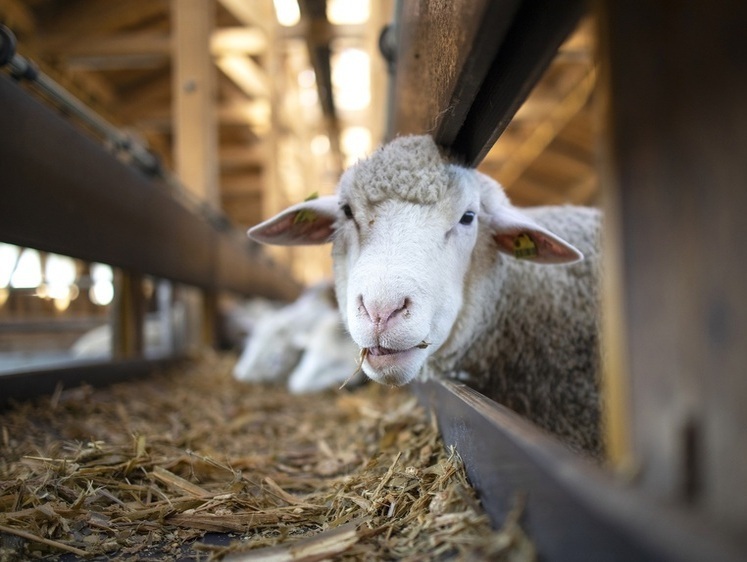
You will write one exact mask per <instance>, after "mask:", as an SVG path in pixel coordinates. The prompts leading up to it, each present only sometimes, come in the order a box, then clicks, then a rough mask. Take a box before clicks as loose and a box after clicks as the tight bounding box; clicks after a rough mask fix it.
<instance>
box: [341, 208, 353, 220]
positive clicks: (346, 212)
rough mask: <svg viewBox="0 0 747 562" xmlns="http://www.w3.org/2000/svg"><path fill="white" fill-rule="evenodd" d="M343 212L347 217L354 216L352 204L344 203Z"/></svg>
mask: <svg viewBox="0 0 747 562" xmlns="http://www.w3.org/2000/svg"><path fill="white" fill-rule="evenodd" d="M342 212H343V213H345V218H348V219H352V218H353V209H351V208H350V205H343V206H342Z"/></svg>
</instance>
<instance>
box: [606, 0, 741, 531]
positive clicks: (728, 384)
mask: <svg viewBox="0 0 747 562" xmlns="http://www.w3.org/2000/svg"><path fill="white" fill-rule="evenodd" d="M600 7H601V16H602V17H601V26H600V40H601V43H602V45H603V53H604V57H603V61H604V63H605V67H604V68H607V69H609V73H608V74H607V75H606V77H605V80H604V84H605V85H606V89H605V92H604V93H605V96H604V97H605V100H606V101H607V111H606V129H607V130H608V136H607V137H606V140H607V142H606V145H605V146H606V154H605V158H604V161H605V162H606V167H605V175H604V178H605V189H607V195H608V198H609V201H610V202H611V203H613V204H611V205H610V206H609V208H608V213H607V214H608V217H609V220H610V221H612V223H611V224H614V225H619V230H618V231H617V233H618V234H619V236H618V237H617V238H616V241H617V244H616V246H615V247H616V249H617V251H618V252H619V255H620V266H621V267H620V268H619V274H620V275H621V281H622V291H621V297H622V298H621V301H620V303H619V305H620V306H619V310H612V311H611V312H613V313H614V312H622V315H623V316H622V318H620V317H619V316H618V317H617V320H618V322H622V329H621V330H620V331H619V332H618V333H617V335H618V336H619V337H620V338H621V341H620V342H619V343H618V344H617V348H619V349H621V350H628V352H627V353H625V355H624V357H625V361H624V363H626V364H627V366H625V365H624V368H625V367H627V371H626V372H624V373H618V375H617V376H615V378H614V379H613V380H612V381H611V383H610V384H611V386H612V387H613V388H615V387H618V386H620V385H621V383H622V385H623V388H622V392H624V393H629V402H627V404H628V405H629V408H630V414H629V415H626V414H625V410H627V407H626V405H623V410H624V411H623V412H622V414H621V415H622V423H623V424H624V422H627V425H628V427H630V428H631V430H632V453H633V455H634V460H635V461H637V463H638V465H639V466H640V474H639V479H640V483H641V486H642V488H643V489H644V490H645V491H646V492H647V493H648V494H650V495H651V496H653V497H658V498H661V500H662V501H663V502H666V503H670V504H671V503H675V502H681V503H683V504H686V505H689V506H690V508H691V509H692V510H696V511H698V512H700V513H703V514H704V515H705V517H707V518H708V519H709V520H711V521H714V522H718V523H719V524H721V525H722V526H724V527H725V528H728V529H730V530H731V531H732V532H733V533H734V534H735V535H736V536H741V537H744V536H745V532H747V493H745V490H747V447H745V446H744V444H745V442H746V441H745V440H746V439H747V408H745V397H747V377H745V365H747V346H746V345H745V335H747V299H745V287H747V245H745V244H744V243H743V241H744V240H745V239H747V221H745V209H747V189H744V186H745V185H747V166H745V163H744V153H745V151H747V111H745V100H746V99H747V35H746V34H745V33H744V27H743V25H742V23H743V22H744V21H747V4H745V3H743V2H739V1H723V2H712V1H710V0H694V1H691V2H688V4H687V9H686V10H685V9H682V10H675V9H672V4H671V2H669V1H667V0H606V1H604V2H601V3H600ZM626 375H627V376H626ZM628 377H629V378H628ZM613 398H614V396H613ZM623 399H624V400H626V401H627V399H628V396H623ZM618 414H619V412H618Z"/></svg>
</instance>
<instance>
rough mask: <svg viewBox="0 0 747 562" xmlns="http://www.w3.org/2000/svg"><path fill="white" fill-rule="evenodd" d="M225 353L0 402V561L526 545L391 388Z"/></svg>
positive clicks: (449, 553) (426, 551)
mask: <svg viewBox="0 0 747 562" xmlns="http://www.w3.org/2000/svg"><path fill="white" fill-rule="evenodd" d="M234 362H235V358H234V357H230V356H222V357H219V356H211V357H206V358H205V359H203V360H201V361H199V362H195V363H192V364H189V365H188V366H186V367H182V368H180V369H175V370H174V371H172V372H168V373H163V374H160V375H156V376H152V377H150V378H149V379H147V380H138V381H130V382H128V383H125V384H120V385H114V386H112V387H109V388H106V389H98V390H97V389H92V388H90V387H81V388H75V389H71V390H64V389H59V390H58V391H57V392H56V393H55V395H54V396H53V397H52V399H51V400H50V398H46V399H40V400H39V401H37V402H36V403H24V404H19V405H17V406H16V407H15V408H14V409H13V410H9V411H7V412H5V413H3V414H0V430H1V434H2V439H3V441H2V445H3V446H2V450H1V454H0V562H5V561H6V560H8V561H10V560H21V559H23V560H26V559H34V558H35V559H49V560H53V559H56V558H58V557H59V556H62V557H63V559H69V558H66V557H69V556H76V557H84V556H86V557H88V558H89V559H92V560H108V559H111V558H112V557H116V558H117V559H126V560H127V559H129V560H135V559H142V558H157V559H159V560H197V559H199V560H222V559H228V560H237V561H243V560H247V561H251V560H268V559H270V560H288V561H294V562H295V561H301V560H320V559H325V558H328V559H335V560H361V559H377V560H379V559H383V560H386V559H397V560H412V561H414V560H424V559H440V560H449V559H453V560H456V559H465V558H467V559H476V560H479V559H488V558H489V559H498V560H500V559H505V560H512V561H513V560H516V561H520V560H532V559H533V558H534V549H533V547H532V545H531V542H529V540H528V539H527V538H526V536H525V535H524V534H523V533H522V532H521V528H520V526H519V516H520V513H521V510H520V508H517V510H515V511H514V512H512V514H511V515H510V516H509V518H508V519H507V522H506V526H505V528H504V529H503V530H501V531H493V530H492V529H491V528H490V525H489V523H488V520H487V517H486V516H485V515H484V514H483V513H482V512H481V511H480V508H479V502H478V501H477V499H476V498H475V496H474V492H473V490H472V489H471V487H470V486H469V484H468V482H467V480H466V477H465V475H464V471H463V469H462V465H461V461H460V460H459V458H458V456H457V455H456V454H454V453H453V451H451V452H449V451H446V450H444V448H443V446H442V444H441V442H440V440H439V438H438V433H437V430H436V428H435V424H434V422H433V420H432V419H429V418H428V417H427V416H426V415H425V413H424V412H423V411H422V409H421V408H420V407H418V405H417V402H416V401H415V400H414V399H413V398H412V396H411V395H410V394H409V393H408V392H407V391H406V390H402V389H389V388H386V387H382V386H380V385H368V386H364V387H362V388H358V389H356V390H354V391H344V392H339V391H328V392H323V393H318V394H314V395H313V396H308V395H307V396H293V395H289V394H288V393H287V391H286V390H285V389H283V388H280V387H275V386H270V385H262V386H260V385H255V386H250V385H246V384H243V383H238V382H236V381H234V380H233V379H232V378H231V375H230V372H231V369H232V367H233V364H234ZM205 533H221V535H220V536H221V537H222V540H221V544H217V545H216V544H208V542H204V541H207V540H208V539H209V537H205V538H204V539H203V538H202V537H203V535H205ZM226 533H229V534H230V536H227V535H225V534H226ZM213 538H215V537H213Z"/></svg>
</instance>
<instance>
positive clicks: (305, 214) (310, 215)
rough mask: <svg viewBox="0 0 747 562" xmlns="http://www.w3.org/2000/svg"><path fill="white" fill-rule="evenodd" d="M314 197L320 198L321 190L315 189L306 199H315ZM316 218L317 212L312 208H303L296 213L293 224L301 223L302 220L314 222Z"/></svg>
mask: <svg viewBox="0 0 747 562" xmlns="http://www.w3.org/2000/svg"><path fill="white" fill-rule="evenodd" d="M314 199H319V192H318V191H315V192H314V193H312V194H311V195H309V196H308V197H307V198H306V199H304V201H313V200H314ZM315 220H316V213H315V212H314V211H312V210H311V209H303V210H301V211H299V212H297V213H296V216H295V217H293V224H299V223H302V222H314V221H315Z"/></svg>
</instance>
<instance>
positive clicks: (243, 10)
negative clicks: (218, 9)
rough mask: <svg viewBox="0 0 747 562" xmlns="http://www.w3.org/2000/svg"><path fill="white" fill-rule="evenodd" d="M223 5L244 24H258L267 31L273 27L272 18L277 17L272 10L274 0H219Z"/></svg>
mask: <svg viewBox="0 0 747 562" xmlns="http://www.w3.org/2000/svg"><path fill="white" fill-rule="evenodd" d="M218 1H219V2H220V3H221V4H222V5H223V7H224V8H225V9H226V10H228V11H229V12H230V13H231V14H232V15H233V16H234V17H235V18H236V19H237V20H239V21H240V22H241V23H243V24H244V25H248V26H257V27H259V28H260V29H262V30H264V31H267V29H268V28H271V27H273V21H272V18H274V17H275V14H274V12H273V11H272V2H268V1H267V0H264V1H256V0H255V1H253V2H246V1H245V0H218Z"/></svg>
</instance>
